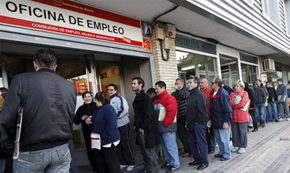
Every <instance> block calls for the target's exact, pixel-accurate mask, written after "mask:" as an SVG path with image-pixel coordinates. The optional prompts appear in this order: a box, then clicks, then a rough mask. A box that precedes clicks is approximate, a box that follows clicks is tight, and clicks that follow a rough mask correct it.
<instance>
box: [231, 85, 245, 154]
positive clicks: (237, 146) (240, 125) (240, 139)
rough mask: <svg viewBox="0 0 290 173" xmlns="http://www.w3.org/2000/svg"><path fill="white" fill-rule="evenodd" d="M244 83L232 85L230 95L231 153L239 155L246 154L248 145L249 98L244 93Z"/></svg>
mask: <svg viewBox="0 0 290 173" xmlns="http://www.w3.org/2000/svg"><path fill="white" fill-rule="evenodd" d="M244 88H245V83H244V82H243V81H242V80H238V81H236V82H235V84H234V89H235V91H234V92H232V93H231V94H230V101H231V106H232V109H233V113H232V115H233V118H232V139H233V146H234V148H233V149H232V152H238V153H240V154H242V153H245V152H246V148H247V143H248V137H247V132H248V122H249V112H248V107H249V96H248V93H247V91H244Z"/></svg>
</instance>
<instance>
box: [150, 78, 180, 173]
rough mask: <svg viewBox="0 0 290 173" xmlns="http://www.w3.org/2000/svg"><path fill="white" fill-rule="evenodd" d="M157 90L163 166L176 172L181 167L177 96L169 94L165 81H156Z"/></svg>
mask: <svg viewBox="0 0 290 173" xmlns="http://www.w3.org/2000/svg"><path fill="white" fill-rule="evenodd" d="M155 91H156V93H157V95H158V96H159V98H160V99H155V100H154V110H155V112H156V113H157V114H158V115H159V116H158V132H159V136H160V144H161V147H162V149H163V152H164V156H165V160H166V163H165V164H164V165H163V166H162V167H161V168H162V169H166V172H174V171H176V170H177V169H179V167H180V161H179V156H178V148H177V144H176V134H175V132H176V130H177V122H176V113H177V103H176V100H175V98H174V97H173V96H171V95H170V94H168V92H167V90H166V84H165V83H164V82H163V81H158V82H156V83H155Z"/></svg>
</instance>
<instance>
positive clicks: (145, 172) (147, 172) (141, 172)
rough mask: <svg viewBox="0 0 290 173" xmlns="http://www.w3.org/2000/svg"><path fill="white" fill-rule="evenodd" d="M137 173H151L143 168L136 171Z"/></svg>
mask: <svg viewBox="0 0 290 173" xmlns="http://www.w3.org/2000/svg"><path fill="white" fill-rule="evenodd" d="M138 173H152V172H151V171H150V170H149V169H146V168H143V169H141V170H139V171H138Z"/></svg>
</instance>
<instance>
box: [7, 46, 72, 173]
mask: <svg viewBox="0 0 290 173" xmlns="http://www.w3.org/2000/svg"><path fill="white" fill-rule="evenodd" d="M33 64H34V68H35V70H36V71H37V72H34V73H23V74H19V75H16V76H15V77H14V79H13V81H12V85H11V87H10V89H9V92H8V94H7V96H6V98H5V102H4V106H3V109H2V120H1V128H2V132H3V136H2V139H3V145H4V147H5V149H6V151H8V152H13V148H14V140H15V133H16V123H17V111H18V107H19V105H21V106H22V107H23V117H24V118H23V122H22V130H21V139H20V153H19V159H15V160H14V163H13V169H14V171H15V172H35V171H34V170H32V169H31V165H35V167H37V168H38V169H37V172H39V171H42V172H43V171H44V172H68V171H69V168H70V162H71V154H70V150H69V147H68V140H70V139H71V138H72V135H71V130H72V123H73V118H74V111H75V106H76V88H75V87H74V85H73V84H72V83H70V82H69V81H67V80H66V79H64V78H62V77H61V76H58V75H56V74H55V72H54V71H55V70H56V67H57V65H56V56H55V53H54V52H53V51H52V50H50V49H48V50H44V49H41V50H38V51H37V52H36V55H35V61H34V62H33ZM51 155H53V156H54V157H50V156H51ZM27 158H29V159H28V160H27ZM21 160H24V161H25V162H23V161H21Z"/></svg>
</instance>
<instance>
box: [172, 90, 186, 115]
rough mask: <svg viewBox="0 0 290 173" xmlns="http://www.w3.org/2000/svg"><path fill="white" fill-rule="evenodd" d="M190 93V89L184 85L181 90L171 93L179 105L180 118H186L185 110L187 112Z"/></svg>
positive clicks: (178, 113)
mask: <svg viewBox="0 0 290 173" xmlns="http://www.w3.org/2000/svg"><path fill="white" fill-rule="evenodd" d="M189 94H190V93H189V92H188V89H187V88H185V87H183V88H182V89H181V90H179V89H177V90H176V91H174V92H173V93H172V94H171V95H172V96H173V97H175V99H176V102H177V105H178V107H177V118H178V119H182V120H185V112H186V107H187V102H188V97H189Z"/></svg>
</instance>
